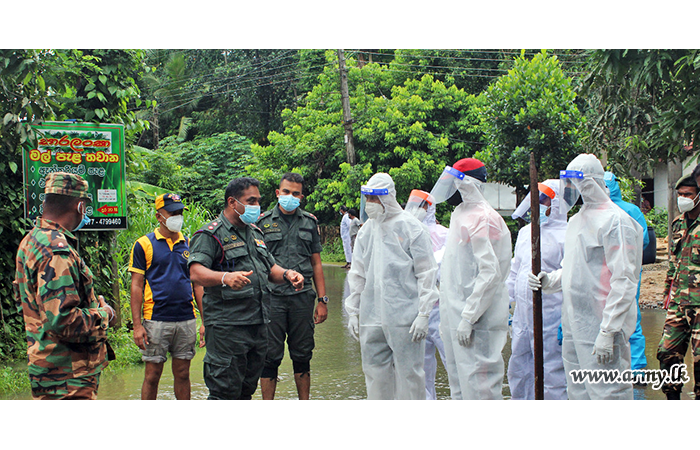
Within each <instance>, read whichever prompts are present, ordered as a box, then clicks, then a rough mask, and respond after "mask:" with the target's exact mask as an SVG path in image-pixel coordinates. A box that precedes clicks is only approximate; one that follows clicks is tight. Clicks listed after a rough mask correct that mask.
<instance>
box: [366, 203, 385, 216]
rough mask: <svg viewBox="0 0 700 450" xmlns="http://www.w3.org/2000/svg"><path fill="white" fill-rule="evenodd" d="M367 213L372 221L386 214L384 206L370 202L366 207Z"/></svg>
mask: <svg viewBox="0 0 700 450" xmlns="http://www.w3.org/2000/svg"><path fill="white" fill-rule="evenodd" d="M365 212H366V213H367V217H369V218H370V219H376V218H377V217H380V216H381V215H382V214H384V206H382V205H380V204H379V203H370V202H368V203H367V204H366V205H365Z"/></svg>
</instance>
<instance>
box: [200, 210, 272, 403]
mask: <svg viewBox="0 0 700 450" xmlns="http://www.w3.org/2000/svg"><path fill="white" fill-rule="evenodd" d="M193 263H199V264H202V265H203V266H204V267H206V268H208V269H211V270H214V271H222V272H233V271H243V272H247V271H251V270H252V271H253V273H252V274H251V275H248V276H247V278H248V279H249V280H250V283H249V284H248V285H246V286H245V287H244V288H243V289H240V290H234V289H232V288H230V287H228V286H226V287H222V286H211V287H205V288H204V296H203V297H202V307H203V309H204V326H205V332H204V333H205V340H206V343H207V354H206V356H205V357H204V381H205V383H206V384H207V387H208V388H209V398H210V399H230V400H233V399H250V398H251V397H252V395H253V393H254V392H255V389H256V388H257V384H258V379H259V378H260V373H261V371H262V367H263V362H264V358H265V353H266V352H267V325H266V324H267V323H268V322H269V321H270V319H269V316H270V289H269V287H268V281H267V279H268V276H269V274H270V269H271V268H272V266H274V265H275V259H274V258H273V257H272V255H271V254H270V253H269V252H268V249H267V246H266V245H265V241H264V239H263V233H262V231H260V230H259V229H258V228H257V227H256V226H254V225H246V226H245V227H243V228H239V227H237V226H235V225H233V224H231V222H229V221H228V219H226V217H225V216H224V214H223V212H222V213H221V214H220V215H219V217H218V218H217V219H216V220H214V221H213V222H210V223H208V224H206V225H204V226H203V227H202V228H200V229H199V231H197V232H196V233H195V234H194V236H193V237H192V240H191V242H190V256H189V259H188V262H187V264H188V266H191V265H192V264H193Z"/></svg>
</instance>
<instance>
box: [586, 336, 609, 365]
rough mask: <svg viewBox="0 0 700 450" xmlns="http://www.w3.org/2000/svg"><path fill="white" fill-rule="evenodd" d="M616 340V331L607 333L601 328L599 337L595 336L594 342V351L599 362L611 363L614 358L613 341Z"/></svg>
mask: <svg viewBox="0 0 700 450" xmlns="http://www.w3.org/2000/svg"><path fill="white" fill-rule="evenodd" d="M614 341H615V334H614V333H606V332H605V331H603V330H600V332H599V333H598V337H597V338H595V344H593V353H591V354H592V355H595V357H596V360H597V361H598V364H610V363H611V362H612V360H613V342H614Z"/></svg>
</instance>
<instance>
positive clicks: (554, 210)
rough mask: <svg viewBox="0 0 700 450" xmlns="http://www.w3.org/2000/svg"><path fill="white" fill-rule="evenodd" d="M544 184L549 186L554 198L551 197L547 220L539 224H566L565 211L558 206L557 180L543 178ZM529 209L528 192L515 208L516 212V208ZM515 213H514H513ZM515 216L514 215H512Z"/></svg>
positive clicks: (548, 225) (549, 225) (547, 225)
mask: <svg viewBox="0 0 700 450" xmlns="http://www.w3.org/2000/svg"><path fill="white" fill-rule="evenodd" d="M542 183H543V184H544V185H546V186H547V187H549V188H551V189H552V190H553V191H554V194H555V195H554V198H553V199H552V205H551V209H550V212H549V219H548V220H547V222H545V223H544V224H542V225H541V226H543V227H552V226H560V225H562V224H563V225H564V226H566V213H564V212H563V211H561V210H560V208H559V201H560V199H559V180H556V179H550V180H545V181H543V182H542ZM529 209H530V194H529V193H528V194H527V195H526V196H525V198H524V199H523V201H522V202H520V204H519V205H518V207H517V209H516V210H515V211H516V212H517V211H518V210H523V211H527V210H529ZM513 215H515V213H513ZM514 218H515V217H514Z"/></svg>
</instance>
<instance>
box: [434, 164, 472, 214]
mask: <svg viewBox="0 0 700 450" xmlns="http://www.w3.org/2000/svg"><path fill="white" fill-rule="evenodd" d="M463 179H464V174H463V173H462V172H460V171H459V170H457V169H453V168H452V167H450V166H445V170H443V171H442V175H440V178H439V179H438V180H437V182H436V183H435V186H433V189H432V190H431V191H430V195H431V196H432V197H433V199H434V201H435V203H434V204H436V205H437V204H438V203H442V202H444V201H447V200H448V199H449V198H451V197H452V196H453V195H454V194H455V193H456V192H457V186H458V184H459V183H460V182H461V181H462V180H463Z"/></svg>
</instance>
